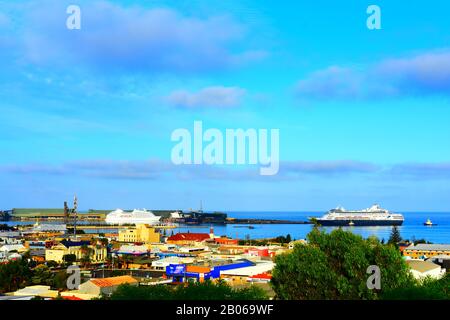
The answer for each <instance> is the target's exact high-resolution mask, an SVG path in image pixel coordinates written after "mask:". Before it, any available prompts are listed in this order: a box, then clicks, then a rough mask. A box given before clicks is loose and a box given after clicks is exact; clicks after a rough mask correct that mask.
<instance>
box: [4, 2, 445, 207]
mask: <svg viewBox="0 0 450 320" xmlns="http://www.w3.org/2000/svg"><path fill="white" fill-rule="evenodd" d="M69 4H77V5H79V6H80V8H81V30H68V29H67V28H66V18H67V16H68V15H67V14H66V8H67V6H68V5H69ZM370 4H377V5H379V6H380V8H381V19H382V20H381V21H382V22H381V23H382V29H381V30H369V29H368V28H367V27H366V19H367V14H366V8H367V6H368V5H370ZM448 12H450V4H449V3H448V1H435V2H434V3H433V5H430V4H429V3H427V2H425V1H417V0H414V1H382V0H374V1H345V2H344V1H324V0H317V1H314V2H311V1H295V2H291V1H281V2H280V1H270V0H268V1H256V0H254V1H250V0H244V1H242V0H240V1H229V0H227V1H225V0H218V1H204V0H197V1H95V0H94V1H82V0H79V1H78V0H77V1H73V0H72V1H53V0H44V1H31V0H30V1H20V2H11V1H3V0H0V115H1V116H0V117H1V118H0V119H1V126H0V147H1V157H0V208H3V209H8V208H13V207H60V206H61V204H62V203H63V201H64V200H70V199H71V198H72V197H73V194H75V193H76V194H77V195H78V197H79V203H80V207H81V208H82V209H88V208H107V209H109V208H116V207H121V208H134V207H147V208H154V209H156V208H167V209H174V208H179V209H188V208H195V207H197V206H198V204H199V202H200V200H203V204H204V208H205V209H207V210H268V211H269V210H290V211H294V210H314V211H315V210H327V209H329V208H331V207H335V206H337V205H343V206H345V207H349V208H362V207H367V206H370V205H371V204H372V203H373V202H379V203H380V204H381V205H382V206H384V207H387V208H389V209H393V210H399V211H402V210H405V211H446V210H450V197H449V196H448V195H449V194H450V184H449V179H450V148H449V141H450V126H449V125H448V123H449V120H450V108H449V107H450V106H449V98H450V32H449V31H450V19H448ZM195 120H201V121H203V126H204V127H205V128H218V129H221V130H225V129H226V128H244V129H247V128H255V129H258V128H265V129H271V128H278V129H280V160H281V164H280V172H279V174H278V175H276V176H271V177H267V176H259V175H258V171H257V170H253V169H254V168H250V167H244V168H240V167H239V168H238V167H232V166H225V167H215V166H206V165H203V166H182V167H175V166H174V165H172V164H171V162H170V154H171V149H172V147H173V146H174V143H173V142H171V141H170V136H171V133H172V131H173V130H175V129H177V128H187V129H190V130H192V127H193V122H194V121H195Z"/></svg>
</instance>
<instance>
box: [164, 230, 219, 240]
mask: <svg viewBox="0 0 450 320" xmlns="http://www.w3.org/2000/svg"><path fill="white" fill-rule="evenodd" d="M207 239H210V237H209V234H208V233H190V232H186V233H182V232H181V233H177V234H175V235H173V236H170V237H169V238H168V239H167V240H169V241H198V242H202V241H205V240H207Z"/></svg>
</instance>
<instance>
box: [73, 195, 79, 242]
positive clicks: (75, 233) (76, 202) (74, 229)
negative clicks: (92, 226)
mask: <svg viewBox="0 0 450 320" xmlns="http://www.w3.org/2000/svg"><path fill="white" fill-rule="evenodd" d="M77 210H78V199H77V195H75V196H74V197H73V235H74V236H75V238H76V237H77Z"/></svg>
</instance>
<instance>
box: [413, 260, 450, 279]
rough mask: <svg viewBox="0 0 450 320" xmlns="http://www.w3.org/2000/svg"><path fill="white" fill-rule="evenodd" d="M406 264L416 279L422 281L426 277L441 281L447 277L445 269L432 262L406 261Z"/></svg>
mask: <svg viewBox="0 0 450 320" xmlns="http://www.w3.org/2000/svg"><path fill="white" fill-rule="evenodd" d="M406 263H407V264H408V266H409V267H410V268H411V273H412V275H413V276H414V278H416V279H418V280H421V279H424V278H426V277H431V278H433V279H440V278H442V277H443V276H444V275H445V269H443V268H442V267H441V266H440V265H438V264H435V263H433V262H430V261H423V260H413V259H411V260H406Z"/></svg>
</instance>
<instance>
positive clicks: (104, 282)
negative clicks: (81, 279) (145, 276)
mask: <svg viewBox="0 0 450 320" xmlns="http://www.w3.org/2000/svg"><path fill="white" fill-rule="evenodd" d="M89 281H91V283H93V284H94V285H96V286H98V287H102V288H104V287H114V286H118V285H121V284H125V283H137V282H138V281H137V280H136V279H135V278H133V277H131V276H118V277H111V278H98V279H91V280H89Z"/></svg>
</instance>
